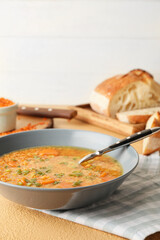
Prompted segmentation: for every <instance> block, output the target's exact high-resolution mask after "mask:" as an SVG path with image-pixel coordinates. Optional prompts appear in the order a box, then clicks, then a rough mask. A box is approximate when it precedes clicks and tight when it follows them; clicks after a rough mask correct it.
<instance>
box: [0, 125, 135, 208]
mask: <svg viewBox="0 0 160 240" xmlns="http://www.w3.org/2000/svg"><path fill="white" fill-rule="evenodd" d="M116 140H117V139H116V138H114V137H112V136H109V135H105V134H101V133H96V132H91V131H84V130H69V129H44V130H33V131H28V132H21V133H15V134H12V135H7V136H4V137H2V138H0V193H1V194H2V195H3V196H4V197H6V198H8V199H10V200H12V201H14V202H17V203H19V204H22V205H25V206H28V207H32V208H39V209H63V210H64V209H72V208H79V207H84V206H87V205H90V204H92V203H94V202H97V201H99V200H102V199H104V198H107V197H109V196H110V195H111V194H112V193H113V192H114V191H115V190H116V189H117V188H118V187H119V186H120V185H121V184H122V182H123V181H124V180H125V178H126V177H127V176H128V175H129V174H130V173H131V172H132V171H133V170H134V168H135V167H136V166H137V164H138V154H137V153H136V151H135V150H134V149H133V148H132V147H131V146H129V147H127V148H126V147H125V148H122V149H117V150H115V151H113V152H111V153H110V154H107V155H103V156H101V157H97V158H96V159H94V160H89V161H87V162H85V163H84V164H82V165H79V164H78V161H79V159H80V158H82V157H83V156H85V155H86V154H88V153H90V152H92V151H95V150H98V149H102V148H104V147H106V146H107V145H110V144H112V143H114V142H115V141H116Z"/></svg>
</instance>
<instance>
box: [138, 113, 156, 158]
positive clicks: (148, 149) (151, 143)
mask: <svg viewBox="0 0 160 240" xmlns="http://www.w3.org/2000/svg"><path fill="white" fill-rule="evenodd" d="M153 127H160V112H156V113H154V114H153V115H152V116H151V117H150V118H149V119H148V121H147V124H146V129H149V128H153ZM158 150H160V132H157V133H155V134H153V135H151V136H150V137H148V138H145V139H144V140H143V148H142V153H143V154H144V155H149V154H151V153H153V152H156V151H158Z"/></svg>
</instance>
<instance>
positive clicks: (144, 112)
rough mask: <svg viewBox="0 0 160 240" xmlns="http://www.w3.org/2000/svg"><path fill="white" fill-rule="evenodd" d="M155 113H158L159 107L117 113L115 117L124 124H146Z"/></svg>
mask: <svg viewBox="0 0 160 240" xmlns="http://www.w3.org/2000/svg"><path fill="white" fill-rule="evenodd" d="M156 112H160V107H154V108H143V109H137V110H132V111H126V112H119V113H117V114H116V117H117V119H118V120H119V121H121V122H125V123H132V124H134V123H146V122H147V120H148V119H149V118H150V117H151V115H153V114H154V113H156Z"/></svg>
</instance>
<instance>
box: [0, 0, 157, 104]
mask: <svg viewBox="0 0 160 240" xmlns="http://www.w3.org/2000/svg"><path fill="white" fill-rule="evenodd" d="M134 68H142V69H145V70H147V71H150V72H151V73H152V74H153V75H154V77H155V79H156V80H157V81H159V82H160V1H159V0H0V96H4V97H8V98H12V99H14V100H15V101H18V102H20V103H22V102H23V103H42V104H50V103H51V104H79V103H85V102H87V101H88V99H89V95H90V92H91V91H92V89H93V88H94V87H95V86H96V85H97V84H98V83H100V82H101V81H103V80H104V79H105V78H108V77H110V76H113V75H116V74H119V73H125V72H127V71H129V70H131V69H134Z"/></svg>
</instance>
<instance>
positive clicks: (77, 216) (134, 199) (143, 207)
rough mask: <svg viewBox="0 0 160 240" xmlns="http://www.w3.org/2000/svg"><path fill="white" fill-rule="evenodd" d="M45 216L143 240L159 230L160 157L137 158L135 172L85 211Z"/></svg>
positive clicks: (60, 212) (62, 212)
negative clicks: (117, 187)
mask: <svg viewBox="0 0 160 240" xmlns="http://www.w3.org/2000/svg"><path fill="white" fill-rule="evenodd" d="M40 211H42V212H44V213H47V214H50V215H52V216H56V217H59V218H63V219H67V220H69V221H73V222H76V223H79V224H83V225H86V226H89V227H92V228H95V229H99V230H102V231H106V232H109V233H113V234H116V235H119V236H122V237H125V238H128V239H131V240H142V239H145V237H147V236H149V235H150V234H152V233H155V232H158V231H160V156H159V152H156V153H154V154H152V155H150V156H148V157H146V156H142V155H140V161H139V165H138V167H137V168H136V170H135V171H134V172H133V173H132V174H131V175H130V176H129V177H128V178H127V179H126V180H125V182H124V183H123V184H122V185H121V186H120V188H119V189H118V190H117V191H116V192H115V193H114V194H113V195H112V196H111V197H110V198H109V199H106V200H103V201H101V202H99V203H96V204H93V205H91V206H89V207H86V208H81V209H75V210H68V211H49V210H40Z"/></svg>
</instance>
